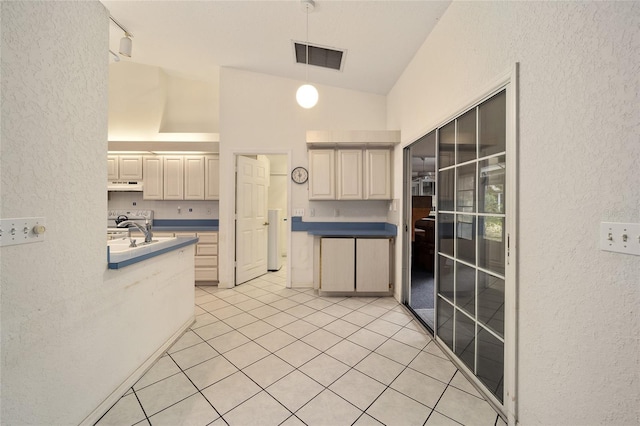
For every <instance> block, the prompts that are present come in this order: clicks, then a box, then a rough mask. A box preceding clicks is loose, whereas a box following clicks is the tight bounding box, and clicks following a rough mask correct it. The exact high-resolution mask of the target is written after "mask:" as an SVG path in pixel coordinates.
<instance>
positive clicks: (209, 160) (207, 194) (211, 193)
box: [204, 155, 220, 200]
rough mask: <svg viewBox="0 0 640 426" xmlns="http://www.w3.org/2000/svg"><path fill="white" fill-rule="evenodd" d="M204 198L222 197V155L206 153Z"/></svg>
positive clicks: (215, 198)
mask: <svg viewBox="0 0 640 426" xmlns="http://www.w3.org/2000/svg"><path fill="white" fill-rule="evenodd" d="M204 160H205V165H204V166H205V170H204V174H205V180H204V199H205V200H219V199H220V156H218V155H205V157H204Z"/></svg>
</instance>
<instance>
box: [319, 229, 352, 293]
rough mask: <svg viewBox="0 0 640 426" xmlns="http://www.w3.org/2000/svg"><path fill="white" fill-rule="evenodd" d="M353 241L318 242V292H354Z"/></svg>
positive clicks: (328, 240)
mask: <svg viewBox="0 0 640 426" xmlns="http://www.w3.org/2000/svg"><path fill="white" fill-rule="evenodd" d="M355 241H356V240H355V239H353V238H322V239H321V240H320V290H322V291H354V289H355V264H356V259H355Z"/></svg>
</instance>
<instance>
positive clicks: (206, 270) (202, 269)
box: [131, 229, 218, 285]
mask: <svg viewBox="0 0 640 426" xmlns="http://www.w3.org/2000/svg"><path fill="white" fill-rule="evenodd" d="M131 236H132V237H133V238H135V239H137V240H138V242H140V241H144V236H143V235H142V232H140V231H139V230H137V229H136V230H132V231H131ZM153 236H154V237H198V238H199V240H198V243H197V244H196V249H195V259H194V260H195V281H196V284H197V285H207V283H211V284H214V283H217V281H218V233H217V232H216V231H203V232H168V231H158V232H154V233H153Z"/></svg>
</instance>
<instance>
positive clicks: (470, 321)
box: [435, 90, 507, 402]
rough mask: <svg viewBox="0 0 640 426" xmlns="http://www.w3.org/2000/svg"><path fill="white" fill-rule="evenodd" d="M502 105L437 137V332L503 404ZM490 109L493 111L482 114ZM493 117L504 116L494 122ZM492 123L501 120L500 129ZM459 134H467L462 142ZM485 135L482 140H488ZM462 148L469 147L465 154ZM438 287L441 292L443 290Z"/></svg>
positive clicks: (500, 98)
mask: <svg viewBox="0 0 640 426" xmlns="http://www.w3.org/2000/svg"><path fill="white" fill-rule="evenodd" d="M505 98H506V92H505V91H504V90H503V91H502V92H500V93H498V94H497V95H495V96H493V97H492V98H490V99H489V100H487V101H485V102H484V103H482V104H480V105H478V106H476V107H475V108H473V109H472V110H469V111H467V112H465V113H464V114H462V115H461V116H459V117H457V118H456V119H454V120H452V121H451V122H449V123H447V124H446V125H444V126H443V127H442V128H441V129H442V130H443V132H442V134H443V136H444V137H445V138H446V140H443V141H442V143H441V140H440V131H438V133H437V136H438V143H437V146H438V154H437V155H438V160H439V163H438V203H437V208H438V215H437V218H438V231H439V232H438V241H437V242H438V249H437V252H438V280H437V284H436V285H437V286H438V294H437V318H436V327H435V330H436V334H437V335H438V336H439V337H440V338H441V339H442V340H443V341H444V342H445V344H447V346H449V347H450V349H451V350H452V351H453V353H455V354H456V355H457V356H458V357H459V358H460V360H461V361H462V362H463V363H464V364H465V365H467V366H468V367H469V368H470V369H471V370H472V371H473V372H474V374H476V376H477V377H478V378H479V380H480V381H481V382H483V383H484V384H485V385H486V386H487V388H488V389H489V390H490V391H491V392H492V393H493V394H494V395H495V396H496V397H497V398H498V399H499V400H500V401H501V402H502V401H503V394H502V393H503V383H502V382H503V378H504V354H503V352H504V285H505V283H504V274H505V270H504V258H505V250H504V248H505V245H504V235H505V223H506V220H507V218H506V215H505V209H504V202H505V196H506V195H507V194H505V181H504V175H505V164H506V162H505V159H506V151H505V143H504V140H505V137H504V136H502V135H501V134H500V131H499V130H500V129H504V133H506V125H505V119H506V118H505V108H504V106H503V105H501V104H504V103H505ZM485 105H488V106H489V107H488V108H484V106H485ZM495 111H498V114H500V113H501V114H502V117H492V115H495ZM492 113H493V114H492ZM471 117H473V118H475V137H474V136H473V135H470V133H469V132H470V129H471V130H472V125H470V123H471ZM481 118H482V120H483V121H482V123H481ZM492 118H493V119H496V118H497V120H495V121H496V122H495V123H494V122H491V119H492ZM453 129H455V131H454V132H455V133H454V132H452V130H453ZM459 129H462V130H463V131H464V135H462V137H461V138H460V140H459V139H458V137H459V136H460V135H459V131H458V130H459ZM438 130H440V129H438ZM452 133H453V141H452V140H451V139H452ZM487 135H488V137H486V139H487V140H485V138H483V136H487ZM470 140H473V142H474V143H475V145H476V146H475V159H473V155H471V153H470V152H469V141H470ZM459 141H460V143H462V144H464V145H465V147H464V148H463V149H461V147H460V146H459V145H458V143H459ZM452 142H453V143H452ZM452 145H453V146H452ZM441 147H442V148H444V152H442V154H443V156H441V154H440V153H441V151H440V148H441ZM496 149H498V150H497V151H496ZM452 154H453V156H454V158H451V157H452ZM440 160H443V161H440ZM482 185H485V186H482ZM451 275H453V276H452V277H451ZM440 283H442V284H443V285H444V286H443V287H442V288H441V285H440Z"/></svg>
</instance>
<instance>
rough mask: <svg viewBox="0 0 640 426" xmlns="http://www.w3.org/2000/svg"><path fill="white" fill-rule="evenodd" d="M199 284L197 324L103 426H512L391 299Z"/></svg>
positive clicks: (278, 275) (277, 279) (278, 276)
mask: <svg viewBox="0 0 640 426" xmlns="http://www.w3.org/2000/svg"><path fill="white" fill-rule="evenodd" d="M284 273H285V268H284V267H283V269H282V270H281V271H279V272H274V273H269V274H267V275H264V276H262V277H260V278H257V279H255V280H252V281H250V282H248V283H245V284H242V285H240V286H237V287H235V288H234V289H219V288H217V287H197V288H196V290H195V294H196V299H195V301H196V307H195V310H196V322H195V324H194V325H193V326H192V327H191V328H190V329H189V330H188V331H187V332H186V333H185V334H184V335H183V336H182V337H181V338H180V339H179V340H178V341H177V342H176V343H175V344H174V345H173V346H172V347H171V348H170V349H169V350H168V351H167V353H166V354H165V355H164V356H163V357H162V358H160V359H159V360H158V361H157V362H156V363H155V364H154V365H153V367H151V369H149V371H147V373H146V374H145V375H144V376H143V377H142V378H141V379H140V380H139V381H138V382H137V383H136V384H135V385H134V386H133V388H131V389H130V390H129V391H128V392H127V393H126V394H125V395H123V396H122V398H121V399H120V400H119V401H118V402H117V403H116V404H115V405H114V406H113V407H112V408H111V409H110V410H109V411H108V412H107V413H106V414H105V415H104V416H103V417H102V418H101V419H100V420H99V421H98V423H97V424H98V425H101V426H102V425H134V424H137V425H145V424H152V425H171V426H174V425H209V424H210V425H225V424H226V425H231V426H235V425H240V426H251V425H274V426H275V425H286V426H289V425H305V424H306V425H328V426H329V425H330V426H334V425H380V424H384V425H423V424H427V425H457V424H464V425H504V422H503V421H502V419H501V418H500V417H499V416H497V414H496V412H495V411H494V410H493V409H492V407H491V406H490V405H489V404H488V403H487V402H486V401H485V400H484V399H483V398H482V397H481V396H480V395H479V394H478V392H477V391H476V390H475V389H474V387H473V386H472V385H471V384H470V383H469V382H468V381H467V380H466V379H465V377H464V376H463V375H462V374H461V373H460V372H459V371H458V370H457V369H456V367H455V366H454V364H452V363H451V362H450V361H449V360H448V359H447V357H446V356H445V355H444V354H443V353H442V352H441V351H440V349H439V348H438V347H437V346H436V344H435V343H434V342H433V341H432V339H431V337H430V336H429V335H428V334H427V333H426V332H425V331H424V329H423V327H422V326H421V325H420V324H419V323H417V322H416V321H415V320H414V319H413V317H412V316H411V314H409V313H408V312H407V311H406V310H405V308H404V307H403V306H402V305H400V304H398V302H397V301H396V300H395V299H393V298H392V297H348V298H347V297H319V296H317V295H316V294H314V291H313V290H312V289H287V288H285V278H284Z"/></svg>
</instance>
